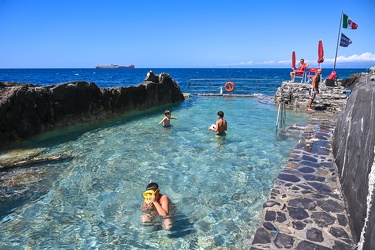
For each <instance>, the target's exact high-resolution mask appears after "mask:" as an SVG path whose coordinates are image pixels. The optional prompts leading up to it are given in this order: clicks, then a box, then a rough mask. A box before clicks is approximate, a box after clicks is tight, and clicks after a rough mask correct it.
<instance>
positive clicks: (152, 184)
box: [146, 182, 159, 191]
mask: <svg viewBox="0 0 375 250" xmlns="http://www.w3.org/2000/svg"><path fill="white" fill-rule="evenodd" d="M146 190H154V191H156V190H159V185H158V184H157V183H156V182H150V183H149V184H148V185H147V187H146Z"/></svg>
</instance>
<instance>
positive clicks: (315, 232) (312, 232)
mask: <svg viewBox="0 0 375 250" xmlns="http://www.w3.org/2000/svg"><path fill="white" fill-rule="evenodd" d="M306 238H307V239H308V240H311V241H316V242H323V241H324V238H323V234H322V231H320V230H319V229H317V228H311V229H308V230H307V231H306Z"/></svg>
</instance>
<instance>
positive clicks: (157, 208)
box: [141, 180, 172, 230]
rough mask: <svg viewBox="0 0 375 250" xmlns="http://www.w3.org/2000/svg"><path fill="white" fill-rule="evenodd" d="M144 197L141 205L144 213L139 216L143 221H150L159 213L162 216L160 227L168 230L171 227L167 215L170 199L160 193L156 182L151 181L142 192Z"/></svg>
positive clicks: (170, 221)
mask: <svg viewBox="0 0 375 250" xmlns="http://www.w3.org/2000/svg"><path fill="white" fill-rule="evenodd" d="M143 197H144V198H145V199H144V201H143V204H142V207H141V210H142V212H144V213H145V214H144V215H143V216H142V218H141V222H143V223H152V222H153V221H154V219H155V218H156V217H157V216H158V215H160V216H162V217H163V218H164V220H163V224H162V227H163V229H165V230H169V229H170V228H171V227H172V220H171V218H170V217H169V216H168V215H169V212H170V211H169V209H170V204H171V201H170V199H169V198H168V196H166V195H164V194H161V193H160V190H159V186H158V184H157V183H155V182H152V181H151V180H150V183H149V184H148V186H147V187H146V191H145V192H144V193H143Z"/></svg>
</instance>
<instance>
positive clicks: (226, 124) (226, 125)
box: [224, 121, 228, 131]
mask: <svg viewBox="0 0 375 250" xmlns="http://www.w3.org/2000/svg"><path fill="white" fill-rule="evenodd" d="M227 128H228V122H227V121H225V122H224V131H227Z"/></svg>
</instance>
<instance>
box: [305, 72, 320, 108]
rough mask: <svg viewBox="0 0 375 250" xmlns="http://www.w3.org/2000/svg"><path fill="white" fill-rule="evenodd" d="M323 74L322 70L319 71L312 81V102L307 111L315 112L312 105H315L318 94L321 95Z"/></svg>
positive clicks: (310, 101)
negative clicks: (321, 75) (320, 84)
mask: <svg viewBox="0 0 375 250" xmlns="http://www.w3.org/2000/svg"><path fill="white" fill-rule="evenodd" d="M321 73H322V70H321V69H318V70H317V71H316V75H315V76H314V77H313V79H312V84H311V85H312V88H311V89H310V93H309V95H310V100H309V104H308V106H307V110H308V111H311V112H314V110H313V109H312V108H311V104H312V103H313V101H314V99H315V96H316V94H319V82H320V74H321Z"/></svg>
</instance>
